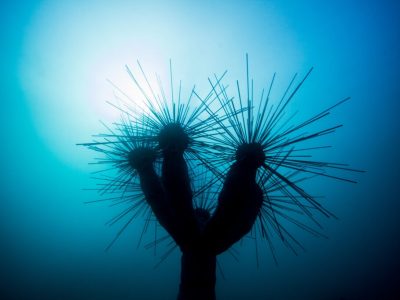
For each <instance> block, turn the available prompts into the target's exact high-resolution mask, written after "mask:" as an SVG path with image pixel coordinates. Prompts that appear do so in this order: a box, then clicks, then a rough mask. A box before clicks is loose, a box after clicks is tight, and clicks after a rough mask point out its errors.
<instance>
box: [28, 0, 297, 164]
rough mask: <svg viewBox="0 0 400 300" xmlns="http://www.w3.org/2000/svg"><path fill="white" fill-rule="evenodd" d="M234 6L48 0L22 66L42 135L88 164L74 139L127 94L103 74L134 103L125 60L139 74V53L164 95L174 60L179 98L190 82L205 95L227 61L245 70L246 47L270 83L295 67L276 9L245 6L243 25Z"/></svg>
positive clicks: (70, 158)
mask: <svg viewBox="0 0 400 300" xmlns="http://www.w3.org/2000/svg"><path fill="white" fill-rule="evenodd" d="M235 9H236V8H235V5H234V4H231V5H229V6H227V5H226V3H221V4H218V5H215V9H213V10H211V11H210V10H209V9H208V8H207V7H203V6H201V5H200V4H193V3H192V4H183V3H178V2H166V3H164V2H157V1H155V2H151V3H147V2H146V3H139V2H138V3H133V2H131V1H129V2H126V1H115V2H113V4H110V3H109V2H107V1H85V2H80V1H68V2H60V1H57V2H56V1H44V2H43V4H42V6H41V7H40V9H39V10H38V11H37V12H36V14H35V15H34V17H33V18H32V22H31V25H30V26H29V28H28V29H27V33H26V38H25V51H24V53H23V56H22V59H21V64H20V77H21V82H22V85H23V87H24V89H25V92H26V95H27V99H28V100H29V104H30V107H31V111H32V114H33V118H34V120H35V124H36V128H37V131H38V133H39V134H40V136H41V137H42V139H43V140H44V141H45V143H46V144H47V145H48V146H49V148H51V149H52V150H53V152H54V153H55V154H56V155H57V156H59V157H60V158H61V159H62V160H64V161H65V162H67V163H70V164H73V165H75V166H79V167H82V166H85V165H86V163H87V161H88V160H90V159H89V158H90V157H91V155H92V154H91V153H88V152H87V151H86V150H83V149H81V148H79V147H77V146H75V144H76V143H80V142H86V141H88V140H90V139H91V135H92V134H93V133H96V132H102V131H103V128H102V126H101V125H100V123H99V122H98V121H99V120H103V121H105V122H106V123H110V122H113V121H116V120H117V119H118V116H119V112H118V110H116V109H113V108H112V107H111V106H110V105H109V104H107V103H106V101H111V102H115V101H118V100H117V98H118V97H122V96H123V95H122V94H121V93H120V92H119V91H118V90H117V89H115V88H114V87H113V86H112V84H110V83H108V82H107V80H110V81H111V82H113V83H114V84H115V85H116V86H118V88H119V89H120V90H121V91H122V92H123V93H125V94H127V95H128V96H129V97H130V98H132V99H135V101H137V100H139V101H143V96H142V95H141V93H140V92H139V90H138V89H137V88H136V87H135V85H134V83H133V81H132V80H131V78H130V77H129V75H128V73H127V72H126V69H125V65H128V66H129V67H130V68H131V69H132V71H133V72H134V73H135V75H137V76H138V78H142V77H141V74H140V70H139V68H138V67H137V64H136V60H137V59H138V60H140V62H141V63H142V66H143V68H144V71H145V72H146V74H147V75H148V76H149V79H150V81H151V84H152V85H155V86H156V85H157V81H156V79H155V72H157V73H158V75H159V76H160V78H161V80H162V82H163V85H164V88H165V89H166V90H167V91H168V92H170V89H169V84H170V83H169V59H172V62H173V69H174V75H176V76H175V78H174V79H175V82H174V83H175V88H176V89H177V88H178V85H179V79H182V86H183V88H184V89H186V90H185V93H186V94H185V93H183V95H188V90H190V89H191V88H192V87H193V84H194V83H196V85H197V86H198V87H200V92H202V91H204V89H205V87H206V88H207V89H208V83H207V77H208V76H212V75H213V73H214V72H215V73H222V72H223V71H224V70H225V69H226V68H229V70H230V72H231V74H233V78H235V77H236V74H240V76H241V75H243V74H244V72H243V70H244V69H243V66H244V54H245V53H246V52H249V53H250V57H251V58H253V57H254V61H258V60H260V58H264V59H263V60H261V61H263V62H266V61H267V62H268V64H269V65H268V70H269V71H268V72H267V73H266V74H265V68H264V67H258V68H257V69H256V68H254V69H253V70H252V71H253V72H254V73H253V74H254V77H255V78H261V79H262V80H264V82H267V81H268V80H269V79H270V75H271V73H272V72H273V71H275V70H284V69H287V70H288V71H289V73H292V71H293V70H296V66H298V62H296V60H298V57H300V58H301V55H298V53H297V51H298V50H296V49H298V47H296V45H295V39H294V38H293V37H292V35H291V33H290V31H289V30H288V28H287V25H286V24H284V23H282V20H280V19H279V18H277V17H276V16H275V15H274V10H273V8H272V7H270V8H269V9H267V10H265V9H264V12H262V10H260V9H258V8H257V6H256V5H255V4H254V3H253V5H252V6H249V7H248V8H246V9H242V8H241V13H242V19H241V22H238V21H237V20H235V19H232V18H231V17H230V16H229V14H230V13H233V12H236V15H237V11H235ZM266 12H267V13H266ZM257 14H260V15H259V16H257ZM200 16H201V17H200ZM260 19H264V20H268V24H269V26H267V27H265V24H264V25H263V27H262V35H260V32H258V31H257V30H255V29H257V28H259V27H260V26H261V25H260V24H259V21H258V20H260ZM245 20H246V21H245ZM264 23H265V21H264ZM260 28H261V27H260ZM260 38H262V39H260ZM261 40H264V41H268V40H270V41H271V42H268V43H261V42H260V41H261ZM272 41H273V42H272ZM239 61H240V62H242V63H241V64H239V63H238V62H239ZM233 66H234V67H235V68H236V70H238V72H237V73H235V70H232V67H233ZM260 66H261V65H260ZM285 66H290V67H289V68H285ZM257 72H260V74H262V76H259V75H258V74H257ZM142 79H143V78H142ZM142 83H143V81H142ZM202 87H204V89H203V90H202ZM140 99H141V100H140ZM138 103H140V102H138Z"/></svg>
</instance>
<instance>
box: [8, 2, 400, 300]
mask: <svg viewBox="0 0 400 300" xmlns="http://www.w3.org/2000/svg"><path fill="white" fill-rule="evenodd" d="M399 11H400V5H399V3H398V2H396V1H367V2H365V1H335V3H333V2H332V3H330V2H329V3H328V2H326V3H325V2H322V1H296V2H294V1H279V2H278V1H276V2H273V1H202V2H194V1H168V2H161V1H160V2H156V1H142V2H135V1H115V3H111V2H107V1H82V2H80V1H68V2H67V1H64V2H62V1H20V2H19V3H14V2H12V1H2V2H1V12H0V14H1V18H0V24H1V26H0V32H1V68H0V70H1V90H0V95H1V103H2V105H1V109H0V122H1V127H0V128H1V136H2V142H1V148H0V149H1V150H0V162H1V173H0V176H1V181H0V182H1V189H0V199H1V202H0V240H1V244H0V277H1V278H0V295H1V297H0V298H1V299H174V298H175V297H176V293H177V290H178V283H179V280H178V279H179V253H178V252H177V251H175V252H174V253H173V254H172V255H171V256H170V257H169V258H168V259H167V260H166V261H165V262H164V263H162V264H161V265H160V266H159V267H158V268H156V269H154V266H155V265H156V264H157V262H158V261H159V258H160V256H161V254H162V250H160V252H159V253H158V254H156V256H154V255H153V251H152V250H145V249H144V247H143V246H141V247H139V248H137V241H138V238H139V236H140V232H141V227H142V224H141V223H140V222H137V223H134V224H133V225H132V226H130V227H129V228H128V230H127V231H126V232H125V233H124V235H123V236H122V237H121V238H120V239H119V240H118V242H117V243H116V244H115V246H114V247H113V248H111V250H110V251H108V252H105V251H104V248H105V247H106V246H107V244H108V243H109V242H110V240H111V239H112V238H113V236H114V235H115V233H116V232H117V230H118V228H117V227H111V228H110V227H107V226H104V223H105V222H106V221H107V220H108V219H109V218H111V217H112V216H113V215H114V214H115V212H116V210H115V209H113V208H109V207H107V205H85V204H83V202H85V201H90V200H94V199H96V194H95V193H94V192H90V191H83V190H82V188H86V187H91V186H93V181H91V180H90V172H91V171H92V170H93V169H92V167H91V166H89V165H88V164H87V163H88V162H89V161H90V160H91V159H92V158H93V156H94V154H93V153H91V152H90V151H87V150H85V149H82V148H79V147H77V146H76V145H75V144H76V143H79V142H86V141H90V140H91V134H94V133H97V132H99V130H100V128H101V126H100V125H99V123H98V120H99V119H102V120H105V121H106V122H112V121H113V120H115V119H116V117H117V115H116V114H115V112H113V111H112V110H111V109H110V107H109V106H108V105H106V104H105V101H106V100H109V99H110V97H112V88H111V86H110V85H109V84H108V83H107V82H106V80H105V79H106V78H110V79H111V80H113V81H114V82H116V83H117V84H120V85H121V87H122V88H126V89H128V88H129V87H128V85H129V81H128V80H126V74H125V72H124V65H125V64H128V65H134V64H135V61H136V59H140V60H141V61H142V63H143V64H144V65H145V66H148V69H149V70H150V71H151V72H155V71H157V72H160V73H161V75H163V74H164V73H166V72H168V59H169V58H172V60H173V62H174V66H175V74H176V76H177V77H179V78H182V79H183V80H184V81H186V82H188V84H190V83H192V82H196V83H198V84H199V85H200V89H201V88H202V87H203V88H204V87H206V86H207V81H206V80H207V76H209V75H212V74H213V73H214V72H217V73H220V72H222V71H224V70H225V69H226V68H227V69H228V70H229V71H230V72H231V73H230V74H231V76H232V78H237V77H240V76H243V74H244V70H245V66H244V57H245V53H246V52H247V53H249V55H250V63H251V70H252V72H253V76H254V78H256V80H259V83H260V84H265V83H267V82H268V80H269V79H270V78H271V75H272V73H273V72H275V71H276V72H278V76H280V77H279V78H280V80H281V81H280V82H281V84H282V86H284V85H285V84H287V82H288V80H289V78H290V76H291V75H292V74H293V73H295V72H300V73H301V74H304V73H305V72H306V71H307V70H308V69H309V68H310V67H311V66H314V67H315V70H314V72H313V74H312V76H311V78H310V79H309V80H308V81H307V84H306V85H305V86H304V89H302V92H301V93H300V95H299V98H298V99H297V100H296V101H297V102H296V103H297V104H296V105H297V106H296V108H299V109H300V111H301V113H302V114H304V115H305V116H309V115H312V114H313V113H316V112H318V111H319V110H320V109H322V108H325V107H327V106H329V105H330V104H332V103H334V102H336V101H338V100H340V99H342V98H344V97H346V96H351V97H352V100H351V101H350V102H349V103H347V104H346V105H344V106H342V107H340V108H339V109H338V110H337V111H335V113H334V115H333V116H332V117H331V118H332V120H333V121H334V123H341V124H344V125H345V126H344V128H342V129H341V130H340V131H338V133H336V134H335V135H334V136H332V137H331V139H330V140H329V141H330V143H331V144H333V145H334V148H333V149H331V150H330V152H329V155H330V156H329V158H332V160H337V161H344V162H348V163H350V164H351V165H352V166H354V167H356V168H360V169H364V170H366V171H367V172H366V173H364V174H361V175H357V176H356V179H357V180H358V181H359V183H358V184H356V185H353V184H346V183H340V182H335V181H331V180H315V181H314V182H311V183H310V184H309V187H310V188H311V189H313V190H314V191H315V193H316V194H318V193H321V194H322V193H323V194H324V195H326V200H324V201H326V202H324V203H326V206H327V207H328V208H329V209H331V210H332V211H333V212H335V214H336V215H338V216H339V220H338V221H334V220H322V223H323V225H324V233H325V234H326V235H328V236H329V239H328V240H324V239H316V238H314V237H311V236H309V235H306V234H303V233H301V232H299V233H298V236H299V238H300V239H301V241H302V242H303V244H304V246H305V248H306V249H307V251H306V252H304V253H300V254H299V256H295V255H293V254H292V253H291V252H290V251H288V250H287V249H286V248H284V247H281V246H279V243H277V245H278V246H277V252H278V254H277V256H278V261H279V265H278V266H276V265H275V264H274V262H273V259H272V257H271V255H270V253H269V250H268V248H267V247H264V248H262V249H261V251H262V252H261V255H260V259H261V262H260V266H259V268H257V266H256V259H255V251H254V247H251V246H247V245H244V246H243V247H238V248H237V249H238V251H239V262H236V261H235V260H234V259H233V258H232V257H231V256H229V254H228V255H224V256H223V257H221V260H220V262H221V265H222V270H223V272H224V275H225V279H223V278H222V277H221V275H218V283H217V295H218V299H400V288H399V286H400V259H399V257H398V253H400V239H399V237H400V218H399V217H398V214H399V212H400V205H399V197H398V192H397V189H398V188H397V187H398V179H399V175H398V172H399V169H400V164H399V161H400V160H399V156H398V153H399V151H398V148H399V146H400V142H399V129H400V128H399V124H400V123H399V117H398V113H399V108H400V105H399V104H398V102H399V100H400V85H399V84H398V80H399V70H400V63H399V53H400V46H399V45H400V40H399V39H400V30H399V28H400V14H399ZM164 75H165V74H164ZM391 296H392V297H391Z"/></svg>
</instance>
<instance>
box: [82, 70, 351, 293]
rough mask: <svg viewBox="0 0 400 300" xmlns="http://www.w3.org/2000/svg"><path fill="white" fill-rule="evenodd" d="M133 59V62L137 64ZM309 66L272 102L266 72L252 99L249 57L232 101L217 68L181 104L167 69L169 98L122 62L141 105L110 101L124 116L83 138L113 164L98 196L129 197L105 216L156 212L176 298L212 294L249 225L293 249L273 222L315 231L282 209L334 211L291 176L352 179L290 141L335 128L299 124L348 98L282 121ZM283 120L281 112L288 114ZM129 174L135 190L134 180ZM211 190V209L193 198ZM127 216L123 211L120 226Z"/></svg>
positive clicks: (313, 119) (337, 166) (310, 214)
mask: <svg viewBox="0 0 400 300" xmlns="http://www.w3.org/2000/svg"><path fill="white" fill-rule="evenodd" d="M139 67H140V69H141V70H142V68H141V66H140V64H139ZM310 72H311V70H310ZM310 72H308V73H307V75H306V76H305V77H304V78H303V79H302V80H301V81H300V83H299V84H298V85H297V86H295V87H294V88H292V84H293V82H294V79H295V78H293V80H292V82H291V83H290V84H289V87H288V89H287V90H286V91H285V93H284V95H283V97H282V98H281V99H280V101H279V102H278V103H275V105H271V104H269V101H270V99H269V95H270V91H271V88H272V84H273V82H274V79H275V75H274V77H273V79H272V81H271V85H270V86H269V88H268V92H267V93H264V90H263V91H262V94H261V98H260V100H259V104H258V105H257V106H256V105H255V104H254V92H253V83H252V80H251V81H250V79H249V72H248V64H247V99H246V101H244V100H242V96H241V93H240V87H239V83H238V82H237V91H238V97H237V99H236V100H234V99H233V98H230V97H229V96H228V92H227V89H226V86H224V85H223V84H222V78H223V77H224V75H225V73H224V75H223V76H221V77H220V78H215V81H214V82H213V81H211V80H210V83H211V91H210V93H209V94H208V95H207V96H206V97H200V96H198V94H197V93H196V92H195V91H194V89H193V90H192V93H191V94H190V97H189V100H188V101H187V103H185V104H182V103H181V88H179V98H178V100H176V99H175V98H174V89H173V84H172V71H171V99H170V100H168V99H166V96H165V92H164V90H163V88H162V86H161V85H160V86H159V88H160V90H161V92H160V94H156V93H155V91H154V90H153V88H152V87H151V86H150V84H149V82H148V80H147V77H146V76H145V74H144V72H143V76H144V78H145V81H146V82H147V85H148V87H149V92H146V91H145V90H144V88H143V87H142V86H141V85H140V84H138V81H137V80H136V78H135V77H134V76H133V74H132V73H131V71H130V70H129V69H128V73H129V74H130V75H131V77H132V79H133V80H134V82H135V83H136V84H137V86H138V88H139V89H140V91H141V92H142V93H143V95H144V98H145V103H146V106H147V109H148V111H145V110H143V111H140V110H139V112H138V111H137V110H133V109H131V108H130V106H129V105H126V106H119V109H120V110H121V111H122V112H123V118H122V121H121V122H120V123H119V124H116V129H115V130H111V129H109V133H108V134H103V135H101V136H100V137H101V138H102V139H103V141H95V142H92V143H87V144H84V145H86V146H88V147H89V148H91V149H93V150H96V151H99V152H101V153H104V154H105V155H106V159H103V160H101V161H100V163H102V164H103V163H109V164H111V165H112V167H113V168H116V169H117V170H118V174H119V175H117V177H116V178H109V177H106V178H103V180H105V181H106V184H104V186H103V187H102V188H101V191H102V192H103V193H106V194H107V193H110V192H111V193H115V191H121V190H122V196H121V197H120V198H118V197H116V198H114V199H113V201H117V202H118V201H121V202H123V203H126V198H128V200H129V201H128V202H130V203H132V205H131V206H130V207H128V209H127V210H125V211H123V212H122V213H121V215H120V216H117V217H116V218H114V220H113V222H116V221H118V220H120V219H121V218H122V217H124V216H125V215H127V214H128V213H130V212H133V211H135V210H137V209H138V207H140V206H141V205H145V204H146V203H147V205H148V207H150V208H151V210H150V214H154V215H155V217H156V219H157V220H158V222H159V224H161V226H162V227H163V228H164V229H165V230H166V231H167V232H168V234H169V235H170V236H171V237H172V239H173V240H174V242H175V243H176V245H177V246H178V247H179V249H180V251H181V252H182V258H181V282H180V288H179V295H178V299H179V300H189V299H190V300H196V299H202V300H211V299H215V298H216V297H215V281H216V258H217V256H218V255H219V254H221V253H223V252H225V251H226V250H228V249H229V248H230V247H231V246H232V245H233V244H235V243H236V242H237V241H239V240H241V239H242V238H243V237H244V236H245V235H247V234H249V233H250V232H251V233H252V234H254V235H255V236H256V238H259V237H258V236H257V235H259V236H261V238H265V239H266V240H267V242H268V243H269V245H270V246H271V250H273V247H272V244H271V234H272V232H275V233H276V234H277V235H278V237H279V238H280V239H281V240H282V242H283V243H284V244H285V245H287V246H288V247H290V248H291V249H292V250H293V251H296V250H295V248H296V247H297V246H298V247H301V244H300V243H299V242H298V241H297V240H296V239H295V238H294V237H293V236H292V235H291V234H290V233H289V232H288V231H287V230H286V229H285V227H284V226H283V225H282V222H281V220H283V219H284V220H286V221H289V222H291V223H293V224H295V225H297V226H298V227H300V228H302V229H304V230H307V231H308V232H310V233H312V234H314V235H317V236H322V234H321V233H319V232H318V231H316V230H314V229H313V228H312V227H310V226H308V225H306V224H304V222H302V221H300V220H298V219H296V218H294V217H292V216H291V215H295V214H299V215H304V216H307V217H308V218H309V219H311V220H313V221H314V222H315V223H316V224H317V225H318V223H317V222H316V221H315V219H314V216H313V215H314V213H315V212H319V213H321V214H322V215H325V216H326V217H331V216H334V215H333V214H332V213H331V212H329V211H328V210H326V209H325V208H323V207H322V205H321V204H320V203H319V202H318V201H317V198H316V197H313V196H311V195H310V194H308V193H307V192H305V191H304V190H303V189H302V188H301V187H300V185H299V183H300V182H301V181H302V180H305V179H308V178H309V177H310V176H309V175H311V176H315V175H321V176H326V177H330V178H335V179H340V180H345V181H351V180H348V179H345V178H342V177H339V176H336V175H333V174H330V173H328V172H327V170H339V171H343V170H344V171H356V170H353V169H349V168H347V167H346V166H345V165H343V164H337V163H329V162H321V161H315V160H312V159H311V158H309V157H308V156H305V155H302V154H303V153H304V152H309V151H313V150H316V149H321V148H324V147H316V146H314V147H310V146H308V147H305V148H304V147H298V145H299V144H300V145H301V143H303V142H305V141H310V140H313V139H315V138H318V137H319V136H322V135H326V134H329V133H332V132H334V131H335V130H336V128H338V127H340V126H333V127H330V128H327V129H323V130H314V131H311V133H309V132H303V131H302V130H303V129H304V128H305V127H307V128H309V127H310V125H311V124H313V123H315V122H316V121H318V120H320V119H322V118H324V117H325V116H327V115H328V114H329V112H330V110H331V109H332V108H334V107H335V106H337V105H338V104H341V103H343V102H345V101H346V100H347V99H348V98H346V99H344V100H343V101H340V102H339V103H338V104H336V105H334V106H332V107H331V108H329V109H327V110H325V111H323V112H321V113H319V114H317V115H315V116H313V117H311V118H309V119H307V120H306V121H303V122H300V123H298V124H289V125H288V123H289V122H283V121H282V119H283V116H284V111H285V108H286V107H287V105H288V104H289V102H290V101H291V100H292V98H293V96H294V95H295V94H296V92H297V91H298V89H299V88H300V86H301V85H302V84H303V83H304V81H305V79H306V78H307V77H308V75H309V74H310ZM290 90H292V91H291V92H289V91H290ZM148 93H150V95H151V96H149V94H148ZM160 95H161V96H160ZM193 97H194V98H197V99H198V100H199V103H198V104H197V105H194V104H193V103H192V98H193ZM216 104H219V106H216ZM212 107H214V108H213V109H212ZM215 107H216V108H215ZM290 120H291V117H288V118H287V121H290ZM199 164H202V165H204V166H205V169H206V170H207V171H206V173H207V172H208V174H209V175H207V176H206V180H205V183H203V184H200V187H199V186H196V184H195V183H194V179H193V177H196V176H198V175H199V174H196V172H199V173H202V172H201V171H200V169H198V167H197V166H198V165H199ZM210 174H211V175H210ZM304 174H305V175H304ZM137 179H138V181H135V180H137ZM203 181H204V180H203ZM135 182H136V184H139V185H140V188H138V187H137V186H136V187H135ZM194 186H196V188H195V190H194V189H193V187H194ZM215 187H216V188H215ZM130 188H131V189H133V191H131V194H129V189H130ZM210 188H214V190H215V191H216V192H215V193H214V195H217V196H216V199H217V201H216V203H215V204H214V208H213V209H211V208H210V207H206V206H204V205H203V206H201V205H200V206H196V205H195V202H196V201H195V198H196V197H198V196H199V195H204V193H205V191H207V190H208V189H210ZM129 195H130V196H129ZM138 195H140V196H139V197H138ZM141 195H143V196H144V197H142V196H141ZM129 197H132V198H131V199H130V198H129ZM115 199H117V200H115ZM118 199H120V200H118ZM121 199H122V200H121ZM138 203H139V204H138ZM257 220H258V222H257ZM131 221H132V218H131V219H130V220H129V221H128V222H127V223H126V224H125V226H124V227H123V229H124V228H125V227H126V226H127V225H128V224H129V223H130V222H131ZM256 223H257V224H258V225H255V224H256ZM123 229H122V230H123ZM122 230H121V231H120V233H121V232H122ZM120 233H119V234H120ZM119 234H118V235H117V237H118V236H119ZM113 242H114V241H113ZM273 254H274V252H273Z"/></svg>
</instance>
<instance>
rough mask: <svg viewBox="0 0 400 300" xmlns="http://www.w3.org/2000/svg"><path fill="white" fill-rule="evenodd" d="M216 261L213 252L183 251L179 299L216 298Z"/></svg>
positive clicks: (208, 299) (200, 299)
mask: <svg viewBox="0 0 400 300" xmlns="http://www.w3.org/2000/svg"><path fill="white" fill-rule="evenodd" d="M216 262H217V260H216V256H215V255H213V254H208V253H204V252H201V251H198V250H197V251H185V252H183V253H182V265H181V284H180V286H179V294H178V300H215V299H216V298H215V280H216V274H215V273H216Z"/></svg>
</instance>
